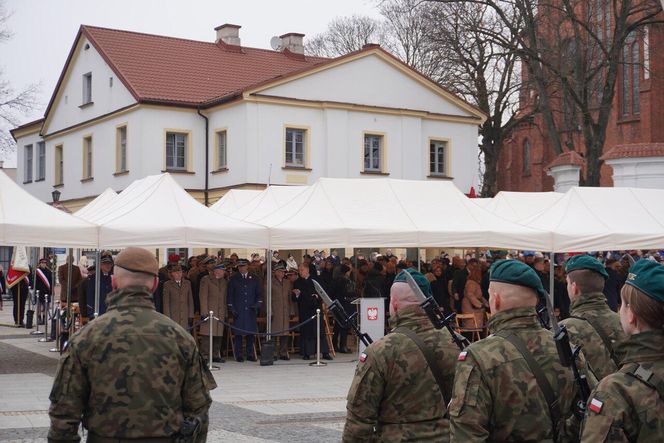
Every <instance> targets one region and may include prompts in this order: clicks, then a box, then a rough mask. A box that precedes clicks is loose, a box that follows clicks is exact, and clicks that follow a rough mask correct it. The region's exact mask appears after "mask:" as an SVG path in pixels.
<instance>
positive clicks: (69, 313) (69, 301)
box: [60, 248, 74, 353]
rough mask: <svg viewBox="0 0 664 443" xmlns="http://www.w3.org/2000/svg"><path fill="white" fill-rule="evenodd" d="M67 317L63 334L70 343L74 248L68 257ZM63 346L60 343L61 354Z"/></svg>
mask: <svg viewBox="0 0 664 443" xmlns="http://www.w3.org/2000/svg"><path fill="white" fill-rule="evenodd" d="M67 262H68V263H67V315H66V316H65V330H64V332H63V334H66V337H67V341H69V328H70V327H71V326H72V325H73V322H74V318H73V316H72V315H71V291H72V287H71V286H72V284H71V279H72V273H73V269H72V267H73V266H74V250H73V249H72V248H69V253H68V255H67ZM62 348H63V344H62V341H60V353H62V351H63V349H62Z"/></svg>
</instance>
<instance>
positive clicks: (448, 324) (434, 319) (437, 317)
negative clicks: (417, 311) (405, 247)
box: [401, 271, 470, 351]
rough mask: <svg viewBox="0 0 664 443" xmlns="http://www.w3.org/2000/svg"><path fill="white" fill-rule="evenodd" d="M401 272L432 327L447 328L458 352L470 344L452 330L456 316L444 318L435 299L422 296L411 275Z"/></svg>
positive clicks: (451, 315)
mask: <svg viewBox="0 0 664 443" xmlns="http://www.w3.org/2000/svg"><path fill="white" fill-rule="evenodd" d="M401 272H403V273H404V275H405V276H406V282H407V283H408V286H410V289H411V290H412V291H413V292H414V293H415V296H416V297H417V298H418V299H419V300H421V303H420V307H421V308H422V309H424V312H426V314H427V316H428V317H429V320H431V323H432V324H433V327H434V328H436V329H443V328H447V330H448V331H449V333H450V334H451V335H452V340H454V343H455V344H456V345H457V346H458V347H459V349H460V350H462V351H463V350H464V349H465V347H466V346H468V345H469V344H470V343H468V339H467V338H466V337H464V336H463V335H460V334H457V332H456V331H455V330H454V329H453V328H452V320H454V316H455V315H456V314H455V313H454V312H452V313H451V314H450V315H448V316H445V313H444V312H443V309H442V308H441V307H440V306H438V303H437V302H436V299H434V298H433V296H431V295H430V296H428V297H427V296H426V295H424V292H422V289H420V287H419V286H418V285H417V282H416V281H415V279H414V278H413V276H412V275H410V274H409V273H408V272H406V271H401Z"/></svg>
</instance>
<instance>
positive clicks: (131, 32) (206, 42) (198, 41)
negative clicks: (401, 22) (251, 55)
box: [81, 25, 333, 60]
mask: <svg viewBox="0 0 664 443" xmlns="http://www.w3.org/2000/svg"><path fill="white" fill-rule="evenodd" d="M81 27H82V28H85V29H92V30H94V29H97V30H101V31H112V32H120V33H124V34H134V35H142V36H147V37H155V38H165V39H168V40H177V41H184V42H191V43H201V44H205V45H210V46H216V47H219V45H217V43H216V42H210V41H205V40H194V39H191V38H184V37H173V36H170V35H161V34H151V33H149V32H139V31H129V30H126V29H116V28H105V27H103V26H94V25H81ZM240 48H241V49H250V50H253V51H262V52H268V53H273V54H283V53H282V52H280V51H275V50H272V49H267V48H256V47H253V46H242V45H240ZM221 49H223V48H221ZM283 55H284V57H285V56H286V55H285V54H283ZM306 57H307V58H308V59H310V60H333V58H329V57H320V56H313V55H307V56H306Z"/></svg>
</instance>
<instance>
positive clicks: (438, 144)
mask: <svg viewBox="0 0 664 443" xmlns="http://www.w3.org/2000/svg"><path fill="white" fill-rule="evenodd" d="M446 156H447V142H444V141H436V140H431V142H430V143H429V172H430V174H431V175H448V174H447V162H446V161H445V160H446Z"/></svg>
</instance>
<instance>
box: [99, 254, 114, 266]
mask: <svg viewBox="0 0 664 443" xmlns="http://www.w3.org/2000/svg"><path fill="white" fill-rule="evenodd" d="M99 263H111V264H112V263H113V256H112V255H104V256H102V258H101V259H100V260H99Z"/></svg>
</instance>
